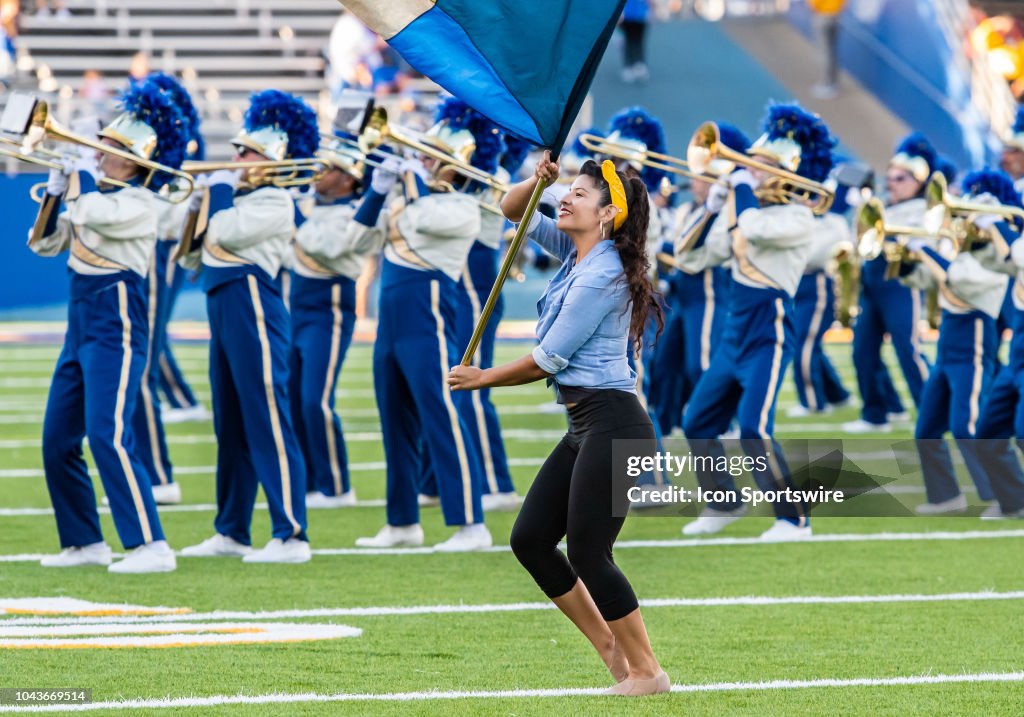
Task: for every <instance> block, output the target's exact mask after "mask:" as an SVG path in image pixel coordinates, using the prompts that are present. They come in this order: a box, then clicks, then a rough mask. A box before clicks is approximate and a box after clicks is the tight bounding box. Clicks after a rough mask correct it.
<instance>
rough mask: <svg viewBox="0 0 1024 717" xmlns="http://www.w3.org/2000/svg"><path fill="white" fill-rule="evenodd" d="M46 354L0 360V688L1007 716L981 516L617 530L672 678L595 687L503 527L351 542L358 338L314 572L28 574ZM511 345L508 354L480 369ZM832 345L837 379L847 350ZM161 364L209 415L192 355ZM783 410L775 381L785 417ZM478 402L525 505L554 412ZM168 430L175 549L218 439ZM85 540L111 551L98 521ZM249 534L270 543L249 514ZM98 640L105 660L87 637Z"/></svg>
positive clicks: (378, 468)
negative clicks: (448, 546)
mask: <svg viewBox="0 0 1024 717" xmlns="http://www.w3.org/2000/svg"><path fill="white" fill-rule="evenodd" d="M58 350H59V347H57V346H55V345H33V346H29V345H7V346H0V548H2V549H0V688H18V689H29V688H48V689H53V688H76V689H91V690H92V699H93V701H94V704H93V705H91V709H94V710H96V712H97V713H99V714H132V715H135V714H138V715H143V714H147V715H148V714H167V713H170V712H173V713H175V714H189V715H193V714H194V715H200V714H202V715H253V714H268V715H270V714H275V715H276V714H288V715H321V714H324V715H327V714H330V715H336V714H338V715H370V714H374V715H376V714H385V715H434V714H439V713H450V714H458V715H570V714H572V715H576V714H579V715H605V714H638V715H640V714H642V715H758V716H761V715H843V716H847V715H863V716H864V717H878V716H881V715H892V716H894V717H905V716H907V715H986V716H988V715H991V716H997V715H1006V716H1007V717H1011V716H1013V717H1019V716H1020V715H1022V714H1024V657H1022V655H1024V649H1022V648H1024V632H1022V628H1021V625H1022V619H1024V618H1022V615H1024V612H1022V608H1024V570H1022V567H1024V524H1022V523H1021V522H1019V521H981V520H979V519H978V518H977V517H957V518H935V519H921V518H912V517H902V518H881V517H875V518H819V519H817V520H816V521H815V523H814V530H815V537H814V538H813V539H812V540H810V541H807V542H803V543H800V544H763V543H759V542H757V540H756V536H757V535H758V534H759V533H760V532H762V531H763V530H765V529H766V528H768V527H769V525H770V522H771V521H770V520H769V519H768V518H767V517H764V516H763V515H761V516H757V517H750V518H747V519H745V520H742V521H739V522H737V523H735V524H734V525H732V526H730V527H729V528H728V529H727V530H726V531H725V532H724V533H722V534H721V535H720V536H714V537H711V538H704V539H700V540H690V539H683V536H682V535H681V534H680V528H681V526H682V524H683V523H684V520H683V519H681V518H678V517H660V518H652V517H630V518H629V519H628V520H627V522H626V526H625V528H624V530H623V533H622V535H621V536H620V542H619V545H618V549H617V551H616V559H617V561H618V562H619V564H620V565H621V566H622V568H623V569H624V571H625V572H626V574H627V575H628V576H629V577H630V579H631V580H632V582H633V584H634V587H635V588H636V591H637V593H638V595H639V596H640V598H641V599H642V600H643V601H645V602H646V604H647V606H646V608H645V611H644V617H645V620H646V621H647V624H648V627H649V630H650V634H651V637H652V641H653V644H654V648H655V651H656V653H657V655H658V656H659V658H660V660H661V662H662V665H663V666H664V668H665V670H666V671H667V672H668V673H669V675H670V676H671V678H672V681H673V683H674V684H675V686H676V687H675V690H674V692H673V693H672V694H669V695H662V696H658V697H653V698H645V699H642V700H634V701H625V700H622V699H621V698H610V697H602V696H600V695H599V694H598V693H599V692H600V690H601V689H603V688H605V687H607V686H608V685H609V682H610V680H609V676H608V674H607V673H606V671H605V669H604V667H603V665H602V663H601V661H600V660H599V659H598V657H597V656H596V654H595V653H593V651H592V650H591V649H590V647H589V645H588V644H587V643H586V641H585V640H584V638H583V637H582V636H581V635H579V634H578V633H577V632H576V631H575V630H574V628H573V627H572V626H571V625H570V623H569V622H568V621H567V620H566V619H564V618H563V617H562V616H561V615H559V614H558V613H557V612H556V611H554V610H552V609H550V605H549V604H548V603H547V602H546V601H545V599H544V596H543V594H542V593H541V592H540V591H539V590H538V589H537V587H536V586H535V585H534V584H533V582H532V581H531V579H530V578H529V576H528V575H527V574H526V572H525V571H524V570H522V569H521V568H520V567H519V565H518V563H517V562H516V561H515V559H514V557H513V556H512V554H511V553H510V552H509V551H508V548H507V545H508V536H509V531H510V529H511V526H512V522H513V519H514V515H513V514H510V513H497V514H488V516H487V524H488V525H489V527H490V529H491V532H492V533H493V535H494V538H495V547H494V549H492V550H491V551H488V552H484V553H473V554H455V555H451V554H447V555H445V554H432V553H431V552H430V551H429V550H417V551H405V552H403V551H379V552H376V553H374V554H368V553H361V552H359V551H357V550H356V549H355V548H354V547H353V546H354V542H355V539H356V538H357V537H359V536H363V535H372V534H373V533H374V532H375V531H376V530H377V529H378V528H379V527H380V526H381V525H382V524H383V522H384V508H383V502H382V499H383V497H384V471H383V460H384V454H383V449H382V445H381V438H380V433H379V431H380V427H379V423H378V420H377V416H376V411H375V408H374V402H373V385H372V376H371V372H370V362H371V349H370V347H369V346H366V345H357V346H354V347H353V349H352V350H351V351H350V353H349V357H348V360H347V361H346V363H345V366H344V370H343V373H342V378H341V382H340V386H339V394H338V402H339V405H340V412H341V415H342V418H343V420H344V424H345V430H346V435H347V438H348V451H349V458H350V462H351V465H352V468H353V471H354V479H353V480H354V485H355V487H356V491H357V493H358V497H359V499H360V502H361V503H363V504H362V505H360V506H358V507H353V508H345V509H337V510H314V511H311V512H310V516H309V535H310V538H311V543H312V547H313V548H314V558H313V561H312V562H311V563H308V564H305V565H294V566H292V565H284V566H267V565H245V564H242V563H241V562H240V561H239V560H233V559H201V558H192V559H189V558H179V561H178V570H177V571H176V572H174V573H168V574H160V575H140V576H132V575H111V574H108V573H107V572H106V570H105V569H102V568H80V569H69V570H52V569H50V570H48V569H44V568H41V567H40V566H39V565H38V558H39V556H40V554H44V553H48V552H56V551H57V550H58V543H57V537H56V528H55V526H54V522H53V517H52V515H50V513H49V512H48V510H47V509H48V506H49V500H48V497H47V492H46V487H45V484H44V480H43V476H42V463H41V458H40V447H39V437H40V433H41V421H42V412H43V406H44V401H45V395H46V391H47V386H48V384H49V377H50V371H51V370H52V367H53V364H54V361H55V358H56V356H57V353H58ZM527 350H528V346H527V344H523V343H503V344H501V345H500V346H499V352H498V354H499V360H508V359H511V358H514V357H516V356H518V355H521V354H522V353H524V352H525V351H527ZM829 352H830V354H831V355H832V356H833V358H834V360H835V361H836V363H837V365H838V366H839V368H840V370H841V372H842V374H843V376H844V377H845V378H846V380H847V382H848V386H849V387H851V388H852V387H853V372H852V367H851V365H850V360H849V346H848V345H844V344H833V345H830V346H829ZM177 356H178V357H179V359H180V360H181V362H182V365H183V368H184V369H185V371H186V373H187V374H188V376H189V378H190V379H191V380H192V382H193V386H194V388H196V389H197V391H198V392H199V393H200V394H201V396H202V398H203V399H204V401H206V402H207V403H208V401H209V386H208V382H207V379H206V361H205V347H203V346H202V345H199V344H191V345H183V346H179V347H178V348H177ZM793 396H794V394H793V388H792V380H791V377H789V376H787V378H786V383H785V385H784V388H783V390H782V394H781V398H780V405H781V406H782V407H785V406H788V405H791V404H792V403H793V402H794V397H793ZM495 400H496V403H497V404H498V407H499V411H500V413H501V419H502V424H503V426H504V429H505V440H506V445H507V447H508V452H509V455H510V457H511V459H512V465H513V467H512V471H513V474H514V476H515V478H516V482H517V488H518V489H519V492H520V493H525V491H526V490H527V488H528V487H529V483H530V481H531V480H532V478H533V475H534V472H535V471H536V469H537V466H538V465H539V464H540V462H541V461H542V460H543V459H544V457H545V456H546V455H547V453H548V451H549V450H550V449H551V448H552V447H553V446H554V444H555V443H556V441H557V440H558V438H559V436H560V435H561V432H562V431H563V430H564V427H565V421H564V417H563V416H561V415H558V414H552V413H549V412H546V411H544V410H542V409H541V406H542V405H543V404H546V403H548V402H549V401H550V400H551V396H550V393H549V392H548V390H547V389H545V387H544V386H543V385H542V384H535V385H532V386H525V387H520V388H515V389H499V390H497V391H496V392H495ZM855 417H856V409H854V408H846V409H843V410H841V411H837V412H836V413H835V414H833V415H832V416H830V417H828V418H827V419H825V420H824V422H821V421H815V420H812V419H788V418H785V417H784V414H783V413H782V411H781V409H780V416H779V419H778V428H777V433H778V435H780V436H783V437H785V436H796V437H802V438H806V437H815V436H818V437H827V436H833V435H835V434H836V431H837V430H838V425H839V424H840V423H841V422H843V421H846V420H850V419H852V418H855ZM901 431H902V432H897V433H895V434H894V437H896V438H899V437H903V438H907V437H909V436H910V435H911V433H910V428H909V427H904V428H902V429H901ZM168 432H169V437H170V441H171V446H170V447H171V452H172V457H173V460H174V463H175V467H176V468H177V470H178V473H177V476H176V477H177V479H178V480H179V481H180V483H181V485H182V489H183V492H184V496H185V504H184V505H182V506H178V507H174V508H168V509H162V510H161V517H162V520H163V524H164V529H165V531H166V533H167V535H168V539H169V541H170V542H171V544H172V546H173V547H175V548H179V549H180V548H182V547H184V546H186V545H190V544H192V543H195V542H198V541H200V540H202V539H204V538H206V537H208V536H209V535H210V534H211V533H212V519H213V515H214V511H213V506H212V505H211V504H212V502H213V499H214V488H213V468H212V466H213V464H214V460H215V452H216V445H215V443H214V441H213V436H212V426H211V424H210V423H209V422H205V423H188V424H182V425H175V426H170V427H169V431H168ZM873 469H874V470H876V471H880V472H884V471H885V470H886V469H887V467H886V466H885V465H884V462H883V464H881V465H877V466H874V467H873ZM890 470H891V467H890ZM963 480H964V481H965V482H964V484H965V486H966V485H967V482H966V479H963ZM901 485H902V486H903V487H902V492H901V493H900V498H901V500H905V501H906V504H907V505H908V506H912V505H914V504H915V503H917V502H921V501H922V500H923V498H924V496H923V490H921V486H920V484H919V482H915V481H914V480H909V481H903V482H902V483H901ZM691 487H692V486H691ZM97 490H98V491H100V490H101V489H100V488H99V481H98V480H97ZM968 495H969V497H970V498H971V499H972V501H974V500H975V496H974V494H973V493H968ZM974 512H975V514H976V513H977V510H975V511H974ZM422 520H423V526H424V530H425V531H426V536H427V544H428V545H430V544H433V543H435V542H438V541H440V540H443V539H444V538H446V537H447V536H448V535H449V534H450V532H451V530H450V529H448V528H446V527H445V526H444V524H443V521H442V518H441V515H440V511H439V510H438V509H437V508H430V509H425V510H424V512H423V517H422ZM103 527H104V531H105V534H106V536H107V540H108V541H109V542H110V543H111V545H112V546H114V548H115V551H116V550H118V549H119V548H120V544H119V542H118V540H117V536H116V533H115V531H114V529H113V525H112V523H111V521H110V516H109V515H108V514H105V513H104V515H103ZM253 536H254V541H255V542H257V543H259V544H262V543H263V542H265V541H266V540H267V539H268V538H269V521H268V518H267V514H266V510H265V508H258V509H257V511H256V517H255V521H254V530H253ZM43 598H45V599H48V601H42V600H40V599H43ZM55 598H72V599H75V600H80V601H88V602H89V603H94V604H95V605H85V604H80V605H79V608H78V609H75V608H73V607H68V606H66V605H64V606H61V604H60V603H56V602H53V599H55ZM112 605H128V606H135V608H134V609H133V610H128V611H127V612H129V613H133V614H127V615H121V614H110V613H111V612H112V611H113V612H114V613H116V612H118V611H117V610H113V608H112V607H111V606H112ZM154 608H175V609H177V610H176V611H175V613H174V614H153V613H159V612H160V611H158V610H154ZM5 610H6V611H7V613H6V614H4V611H5ZM47 611H53V612H47ZM82 613H95V614H82ZM343 626H348V627H350V628H355V630H346V629H345V628H344V627H343ZM346 635H348V636H346ZM111 636H113V637H111ZM111 639H115V640H121V641H122V642H119V643H117V644H120V645H121V646H120V647H116V648H115V647H95V646H90V645H92V644H94V642H95V641H97V640H111ZM254 640H256V641H254ZM258 640H267V641H265V642H259V641H258ZM194 641H200V642H203V643H205V644H204V645H202V646H195V645H192V644H190V643H191V642H194ZM218 642H219V643H220V644H217V643H218ZM145 644H156V645H161V647H145V646H143V645H145ZM15 709H21V708H15V707H12V706H10V705H4V704H0V712H6V711H9V710H15Z"/></svg>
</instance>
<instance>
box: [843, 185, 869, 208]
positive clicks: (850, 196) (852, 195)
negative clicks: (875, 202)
mask: <svg viewBox="0 0 1024 717" xmlns="http://www.w3.org/2000/svg"><path fill="white" fill-rule="evenodd" d="M868 196H870V195H865V194H864V190H863V189H861V188H860V187H850V188H849V189H847V190H846V203H847V204H849V205H850V206H851V207H853V208H854V209H858V208H860V207H861V206H862V205H863V204H864V203H865V202H866V201H867V200H868Z"/></svg>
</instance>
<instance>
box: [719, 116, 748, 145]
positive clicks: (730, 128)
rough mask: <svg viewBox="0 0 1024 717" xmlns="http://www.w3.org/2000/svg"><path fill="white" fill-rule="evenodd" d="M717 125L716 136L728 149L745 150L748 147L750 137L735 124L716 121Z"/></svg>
mask: <svg viewBox="0 0 1024 717" xmlns="http://www.w3.org/2000/svg"><path fill="white" fill-rule="evenodd" d="M715 124H717V125H718V136H719V139H721V140H722V144H724V145H725V146H726V147H728V148H729V149H733V150H736V151H737V152H746V151H747V150H748V149H750V138H748V137H747V135H745V134H743V131H742V130H741V129H740V128H739V127H737V126H736V125H733V124H729V123H728V122H716V123H715Z"/></svg>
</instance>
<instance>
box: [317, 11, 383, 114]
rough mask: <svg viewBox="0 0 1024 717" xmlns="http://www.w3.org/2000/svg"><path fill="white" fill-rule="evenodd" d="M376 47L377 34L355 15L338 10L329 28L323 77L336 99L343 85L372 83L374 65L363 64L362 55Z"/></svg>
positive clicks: (360, 86)
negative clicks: (335, 20) (330, 28)
mask: <svg viewBox="0 0 1024 717" xmlns="http://www.w3.org/2000/svg"><path fill="white" fill-rule="evenodd" d="M376 47H377V36H376V35H375V34H374V33H373V32H372V31H371V30H370V29H369V28H368V27H366V25H364V24H363V23H362V22H360V21H359V20H358V19H357V18H356V16H355V15H353V14H351V13H348V12H346V13H342V15H341V17H339V18H338V21H337V22H336V23H335V24H334V28H333V29H332V30H331V37H330V40H329V41H328V47H327V61H328V63H329V65H330V67H329V69H328V72H327V81H328V83H329V86H330V90H331V94H332V96H333V97H334V99H335V101H336V102H337V101H338V100H339V99H340V97H341V92H342V91H343V90H345V89H346V88H350V87H355V88H363V89H369V88H370V87H372V85H373V77H372V72H373V69H374V67H368V66H367V60H366V58H367V57H371V56H372V55H373V54H374V53H375V52H376ZM371 64H372V63H371Z"/></svg>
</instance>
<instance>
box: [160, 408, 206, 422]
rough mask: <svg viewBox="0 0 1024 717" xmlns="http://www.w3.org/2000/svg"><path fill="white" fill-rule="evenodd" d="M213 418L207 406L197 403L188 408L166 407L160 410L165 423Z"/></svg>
mask: <svg viewBox="0 0 1024 717" xmlns="http://www.w3.org/2000/svg"><path fill="white" fill-rule="evenodd" d="M211 418H212V416H211V414H210V412H209V411H207V410H206V406H204V405H203V404H201V403H197V404H196V405H194V406H188V407H186V408H170V407H167V408H164V409H163V410H162V411H160V420H162V421H163V422H164V423H165V424H168V425H169V424H172V423H186V422H188V421H209V420H210V419H211Z"/></svg>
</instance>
